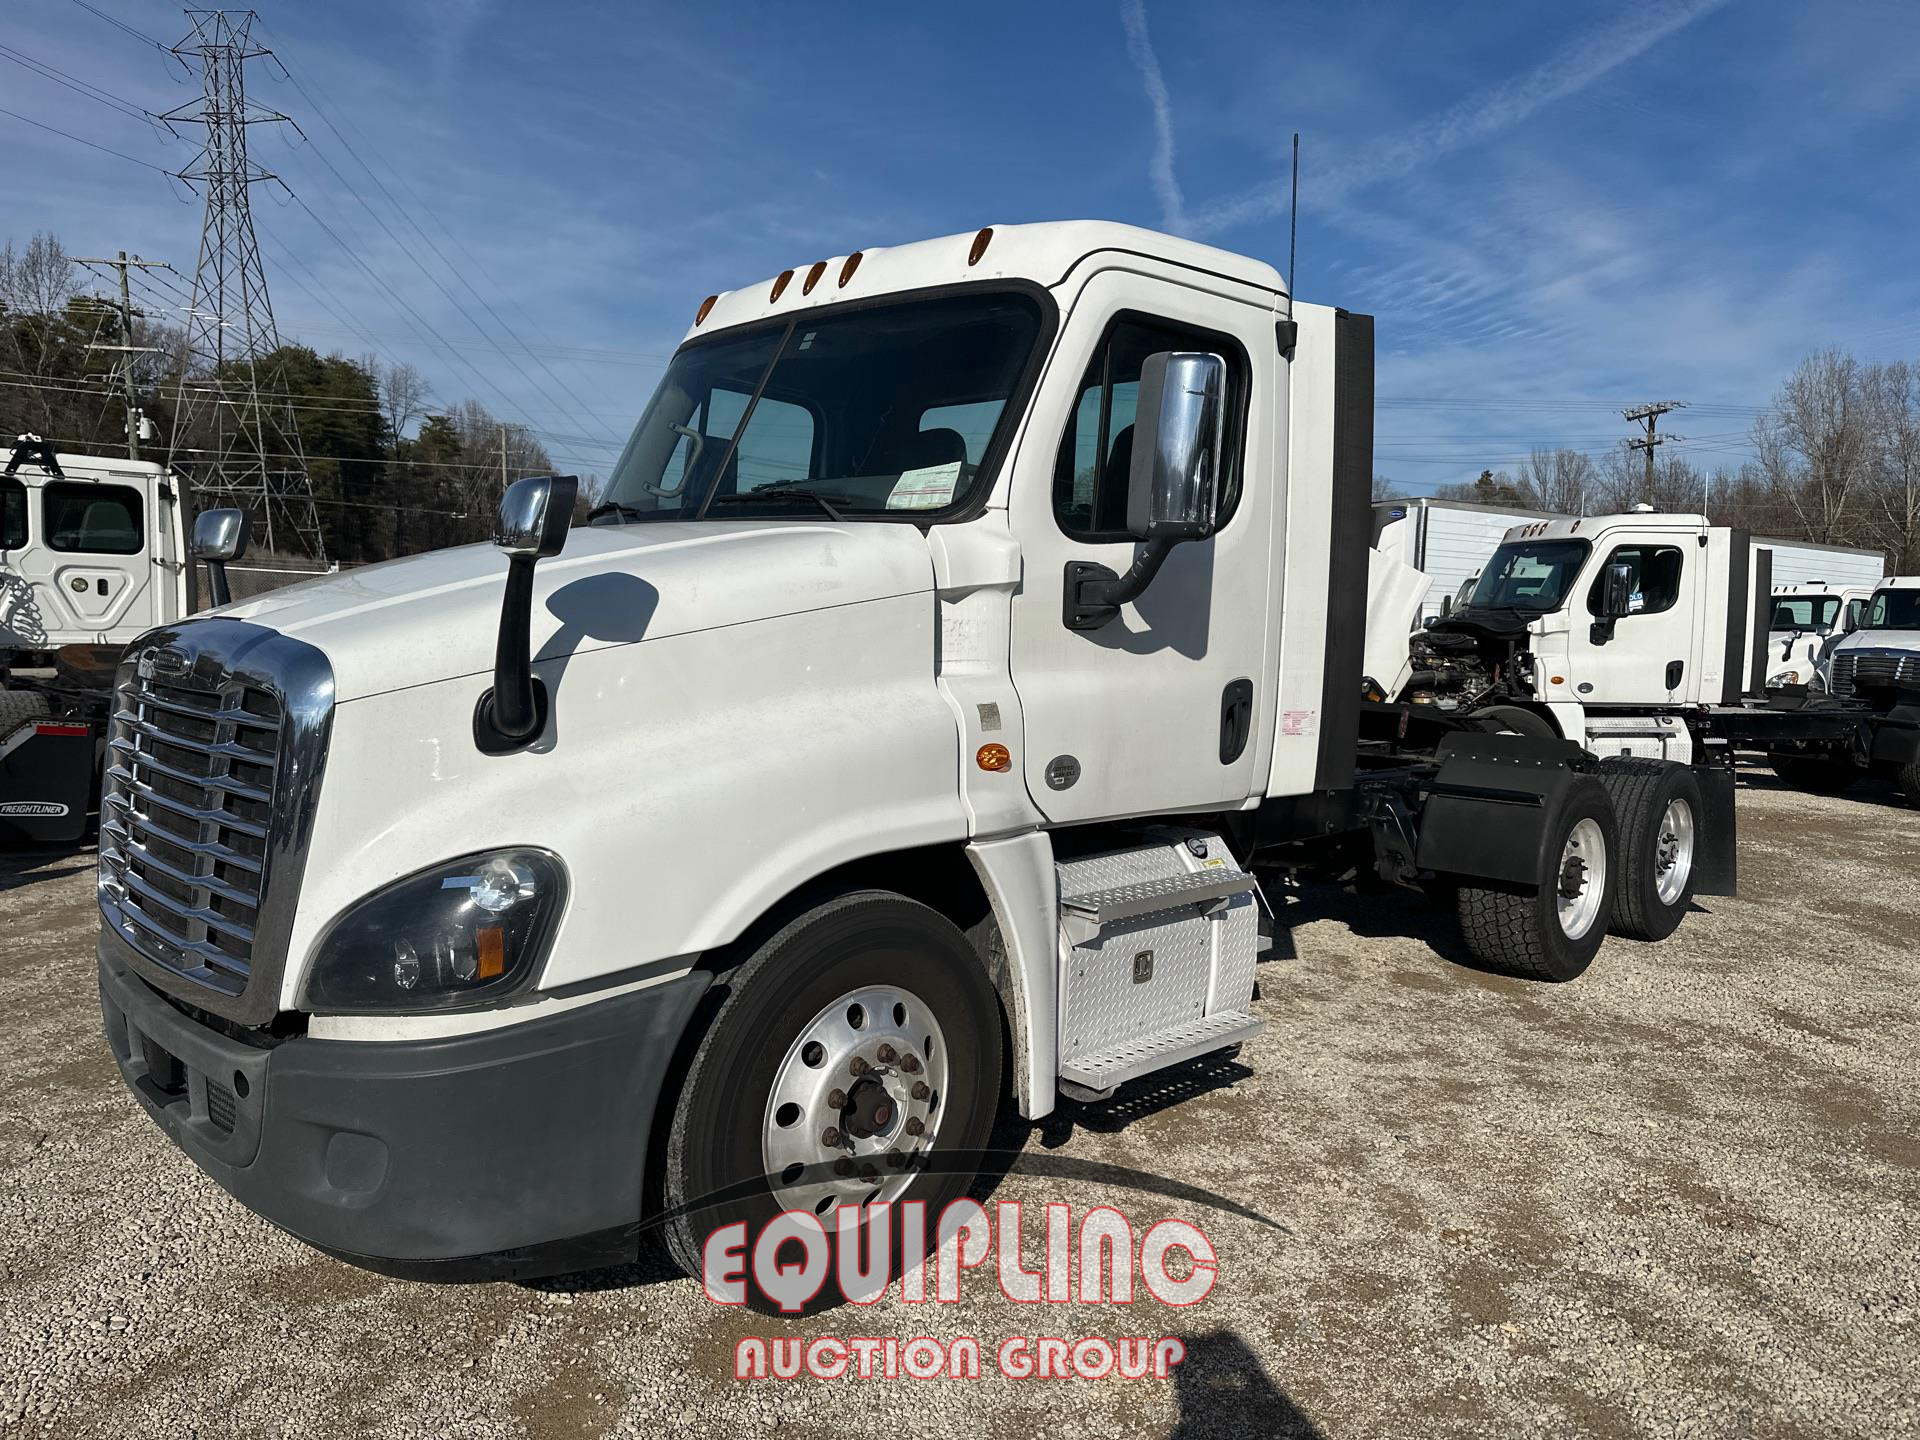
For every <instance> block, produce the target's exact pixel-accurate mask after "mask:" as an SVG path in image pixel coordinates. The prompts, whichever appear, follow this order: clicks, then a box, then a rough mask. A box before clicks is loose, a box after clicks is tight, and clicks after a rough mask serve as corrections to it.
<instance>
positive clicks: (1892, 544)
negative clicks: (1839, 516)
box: [1865, 360, 1920, 575]
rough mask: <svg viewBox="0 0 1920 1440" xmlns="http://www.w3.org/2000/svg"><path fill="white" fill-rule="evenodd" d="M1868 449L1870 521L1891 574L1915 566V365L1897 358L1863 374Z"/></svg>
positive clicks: (1918, 557)
mask: <svg viewBox="0 0 1920 1440" xmlns="http://www.w3.org/2000/svg"><path fill="white" fill-rule="evenodd" d="M1865 382H1866V391H1867V401H1868V407H1869V413H1870V414H1871V417H1872V431H1873V450H1872V459H1871V473H1870V475H1869V478H1868V482H1867V484H1868V489H1869V495H1870V519H1869V521H1868V524H1869V525H1870V526H1871V529H1872V533H1873V534H1874V536H1875V538H1876V539H1877V540H1878V541H1879V542H1880V543H1881V544H1882V545H1884V546H1885V547H1886V549H1887V552H1888V558H1889V559H1891V560H1892V561H1893V573H1894V574H1896V575H1911V574H1913V573H1914V572H1915V570H1920V364H1909V363H1908V362H1906V361H1904V360H1896V361H1894V362H1893V363H1892V364H1890V365H1873V366H1869V367H1868V368H1867V370H1866V372H1865Z"/></svg>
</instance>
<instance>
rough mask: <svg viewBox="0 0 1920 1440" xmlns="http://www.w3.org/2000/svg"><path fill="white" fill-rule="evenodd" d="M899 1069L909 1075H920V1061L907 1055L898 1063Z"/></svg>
mask: <svg viewBox="0 0 1920 1440" xmlns="http://www.w3.org/2000/svg"><path fill="white" fill-rule="evenodd" d="M900 1068H901V1069H902V1070H904V1071H906V1072H907V1074H909V1075H918V1074H919V1073H920V1061H919V1060H918V1059H917V1058H915V1057H914V1056H912V1055H907V1056H905V1057H904V1058H903V1059H902V1060H901V1061H900Z"/></svg>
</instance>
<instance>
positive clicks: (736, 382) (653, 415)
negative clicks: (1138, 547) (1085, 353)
mask: <svg viewBox="0 0 1920 1440" xmlns="http://www.w3.org/2000/svg"><path fill="white" fill-rule="evenodd" d="M1039 333H1040V306H1039V303H1038V302H1037V301H1036V300H1034V299H1033V298H1031V297H1029V296H1027V295H1023V294H1011V293H1007V292H1004V291H983V292H980V293H976V294H968V295H956V296H948V297H945V298H940V299H931V300H907V301H902V302H899V303H896V304H888V305H879V306H862V307H860V308H858V309H852V310H844V311H840V312H838V313H834V312H825V313H821V312H812V313H803V314H801V315H799V316H797V317H795V318H794V319H793V320H791V321H789V322H787V323H786V324H784V325H778V326H763V327H756V328H755V329H753V330H751V331H747V332H743V333H741V334H738V335H728V336H722V337H721V338H718V339H714V340H708V341H698V342H695V343H693V344H690V345H686V346H683V347H682V348H681V349H680V351H679V353H678V354H676V355H675V356H674V358H673V362H672V364H670V365H669V366H668V367H667V373H666V374H665V375H664V376H662V377H661V380H660V387H659V389H658V390H656V391H655V392H654V396H653V399H652V401H651V402H650V403H649V404H648V406H647V409H646V413H645V414H644V415H642V416H641V418H640V423H639V424H638V425H637V426H636V427H635V428H634V432H633V437H632V438H631V439H630V440H628V442H627V447H626V449H625V451H624V452H622V454H621V456H620V461H619V463H618V464H617V465H616V466H615V467H614V471H613V476H612V479H611V480H610V481H609V482H608V484H607V488H606V489H605V490H604V491H603V492H602V494H601V502H602V503H601V504H600V505H599V506H598V507H597V510H596V518H597V519H598V520H600V521H601V522H602V523H616V524H617V523H624V522H630V521H645V520H694V519H700V518H706V517H710V518H715V519H718V518H723V517H724V518H738V517H741V516H746V517H765V516H769V515H779V516H782V517H783V518H806V517H811V516H819V517H821V518H826V517H827V516H830V515H831V516H835V517H847V518H852V517H857V516H862V515H867V516H873V515H889V514H891V515H894V516H901V515H911V516H914V517H917V518H922V519H926V518H933V516H934V514H935V512H939V511H946V510H951V509H954V508H955V507H958V506H960V505H964V504H965V503H966V502H967V500H968V498H969V497H970V496H971V494H972V493H973V490H974V488H975V487H976V486H978V485H981V484H986V483H989V481H990V478H991V477H990V476H987V475H986V474H985V470H986V467H987V466H988V465H989V464H990V463H991V456H990V452H991V451H993V441H994V438H995V435H996V433H997V431H998V430H999V428H1000V422H1001V420H1002V419H1003V418H1004V416H1005V412H1006V410H1007V408H1008V407H1007V402H1008V400H1009V399H1010V398H1012V396H1013V394H1014V390H1015V388H1016V387H1017V386H1018V385H1019V383H1020V380H1021V377H1022V376H1023V375H1024V374H1025V373H1026V370H1027V367H1028V362H1029V360H1030V358H1031V356H1032V354H1033V349H1034V343H1035V341H1036V339H1037V338H1038V336H1039Z"/></svg>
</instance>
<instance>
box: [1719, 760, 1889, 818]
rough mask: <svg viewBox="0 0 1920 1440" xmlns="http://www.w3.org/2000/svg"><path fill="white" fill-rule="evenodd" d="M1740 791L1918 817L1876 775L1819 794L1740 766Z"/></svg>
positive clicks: (1762, 769)
mask: <svg viewBox="0 0 1920 1440" xmlns="http://www.w3.org/2000/svg"><path fill="white" fill-rule="evenodd" d="M1738 780H1739V785H1740V788H1741V789H1742V790H1761V791H1769V792H1771V793H1773V794H1775V795H1813V796H1817V797H1818V798H1820V799H1823V800H1847V801H1851V802H1852V803H1854V804H1856V805H1873V806H1877V807H1878V808H1880V809H1883V810H1906V811H1910V812H1914V813H1920V804H1916V803H1915V802H1914V801H1912V800H1909V799H1908V798H1907V797H1906V796H1905V795H1903V794H1902V793H1901V792H1900V791H1899V790H1898V789H1897V788H1896V787H1895V786H1894V784H1893V782H1892V781H1890V780H1887V779H1884V778H1883V777H1881V776H1879V775H1866V776H1863V777H1862V778H1861V779H1859V780H1857V781H1855V782H1854V783H1853V784H1852V785H1850V786H1848V787H1847V788H1846V789H1845V790H1837V791H1829V792H1820V791H1807V790H1802V789H1800V788H1799V787H1798V786H1797V785H1789V784H1788V783H1787V782H1786V781H1784V780H1782V779H1781V778H1780V777H1779V776H1778V775H1776V774H1774V773H1773V772H1772V771H1771V770H1769V769H1767V767H1766V766H1764V765H1760V766H1754V765H1742V766H1741V767H1740V769H1739V772H1738Z"/></svg>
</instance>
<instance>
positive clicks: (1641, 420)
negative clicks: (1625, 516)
mask: <svg viewBox="0 0 1920 1440" xmlns="http://www.w3.org/2000/svg"><path fill="white" fill-rule="evenodd" d="M1685 403H1686V402H1685V401H1682V400H1661V401H1657V402H1655V403H1654V404H1652V405H1639V406H1636V407H1634V408H1633V409H1631V410H1622V411H1621V412H1620V415H1621V418H1622V419H1624V420H1625V421H1626V422H1627V423H1628V424H1630V425H1644V426H1646V427H1647V433H1646V434H1645V435H1643V436H1639V437H1637V438H1635V439H1632V440H1628V441H1625V442H1623V443H1624V444H1625V445H1626V447H1627V448H1628V449H1629V450H1643V451H1645V452H1646V456H1647V485H1646V490H1645V492H1644V493H1643V494H1642V495H1641V497H1640V498H1641V499H1642V500H1644V501H1645V502H1646V503H1647V504H1649V505H1651V504H1653V450H1654V447H1655V446H1656V445H1664V444H1666V443H1667V441H1669V440H1680V439H1684V438H1685V437H1684V436H1680V435H1660V434H1657V433H1655V428H1654V427H1655V426H1656V425H1657V424H1658V423H1659V420H1660V417H1661V416H1662V415H1665V414H1666V413H1667V412H1668V411H1670V410H1678V409H1680V408H1681V406H1682V405H1684V404H1685Z"/></svg>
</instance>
